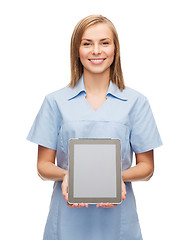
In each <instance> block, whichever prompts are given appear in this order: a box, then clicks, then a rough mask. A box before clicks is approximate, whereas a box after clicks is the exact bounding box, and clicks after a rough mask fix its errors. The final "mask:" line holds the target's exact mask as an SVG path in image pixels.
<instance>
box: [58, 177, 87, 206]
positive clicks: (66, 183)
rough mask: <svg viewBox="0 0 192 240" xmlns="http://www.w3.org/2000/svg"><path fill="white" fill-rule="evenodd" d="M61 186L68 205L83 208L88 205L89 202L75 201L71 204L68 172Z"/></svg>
mask: <svg viewBox="0 0 192 240" xmlns="http://www.w3.org/2000/svg"><path fill="white" fill-rule="evenodd" d="M61 188H62V195H63V196H64V198H65V200H66V202H67V205H68V207H72V208H76V207H77V208H81V207H88V204H87V203H79V204H78V203H74V204H70V203H68V174H66V175H65V176H64V178H63V182H62V184H61Z"/></svg>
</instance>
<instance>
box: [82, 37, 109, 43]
mask: <svg viewBox="0 0 192 240" xmlns="http://www.w3.org/2000/svg"><path fill="white" fill-rule="evenodd" d="M105 40H111V38H108V37H107V38H102V39H100V40H99V41H105ZM81 41H88V42H91V41H92V39H87V38H83V39H81Z"/></svg>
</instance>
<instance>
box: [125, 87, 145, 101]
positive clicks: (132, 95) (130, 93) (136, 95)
mask: <svg viewBox="0 0 192 240" xmlns="http://www.w3.org/2000/svg"><path fill="white" fill-rule="evenodd" d="M122 93H123V94H124V96H125V97H126V98H127V100H128V101H130V102H142V101H146V100H147V98H146V96H145V95H144V94H142V93H141V92H139V91H137V90H135V89H133V88H130V87H127V86H126V87H125V89H124V90H123V91H122Z"/></svg>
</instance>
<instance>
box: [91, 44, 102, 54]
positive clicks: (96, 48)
mask: <svg viewBox="0 0 192 240" xmlns="http://www.w3.org/2000/svg"><path fill="white" fill-rule="evenodd" d="M100 53H101V48H100V46H99V44H94V45H93V49H92V54H94V55H98V54H100Z"/></svg>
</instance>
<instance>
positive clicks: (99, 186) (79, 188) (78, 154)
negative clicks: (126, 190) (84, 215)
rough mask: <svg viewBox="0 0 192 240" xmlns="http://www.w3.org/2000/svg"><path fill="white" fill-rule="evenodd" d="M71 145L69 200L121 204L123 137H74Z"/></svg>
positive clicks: (73, 201) (69, 146)
mask: <svg viewBox="0 0 192 240" xmlns="http://www.w3.org/2000/svg"><path fill="white" fill-rule="evenodd" d="M68 148H69V159H68V160H69V171H68V177H69V179H68V183H69V185H68V202H69V203H71V204H73V203H89V204H97V203H101V202H103V203H107V202H109V203H114V204H119V203H121V201H122V199H121V197H122V190H121V184H122V177H121V142H120V140H119V139H109V138H72V139H70V140H69V145H68Z"/></svg>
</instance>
